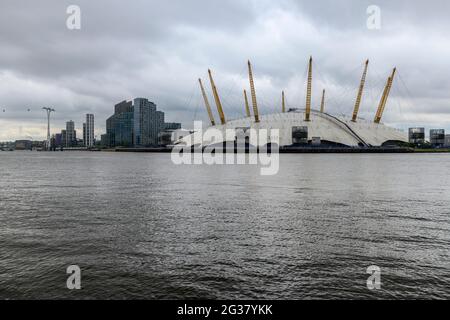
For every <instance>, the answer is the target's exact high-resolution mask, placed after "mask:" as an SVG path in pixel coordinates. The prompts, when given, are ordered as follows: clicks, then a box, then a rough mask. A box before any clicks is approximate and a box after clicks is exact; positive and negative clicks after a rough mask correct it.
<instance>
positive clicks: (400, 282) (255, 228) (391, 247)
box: [0, 152, 450, 299]
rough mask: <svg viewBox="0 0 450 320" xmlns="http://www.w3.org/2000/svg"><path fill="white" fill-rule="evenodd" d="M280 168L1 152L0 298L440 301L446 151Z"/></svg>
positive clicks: (339, 158) (447, 238) (447, 200)
mask: <svg viewBox="0 0 450 320" xmlns="http://www.w3.org/2000/svg"><path fill="white" fill-rule="evenodd" d="M280 167H281V168H280V171H279V173H278V174H277V175H275V176H261V175H260V174H259V172H260V171H259V168H258V167H256V166H206V165H201V166H176V165H174V164H172V162H171V160H170V154H133V153H107V152H98V153H95V152H92V153H91V152H56V153H44V152H41V153H40V152H0V170H1V171H0V299H28V298H31V299H56V298H63V299H100V298H104V299H112V298H114V299H116V298H117V299H181V298H186V299H195V298H212V299H316V298H317V299H323V298H338V299H358V298H374V299H378V298H388V299H394V298H395V299H408V298H419V299H430V298H433V299H436V298H437V299H445V298H447V299H448V298H450V256H449V253H450V252H449V249H450V179H449V178H450V155H448V154H310V155H308V154H305V155H281V163H280ZM69 265H78V266H79V267H80V268H81V273H82V276H81V285H82V289H81V290H78V291H77V290H68V289H67V288H66V279H67V277H68V275H67V274H66V268H67V267H68V266H69ZM371 265H376V266H379V267H380V268H381V282H382V283H381V289H380V290H375V291H371V290H369V289H368V288H367V285H366V280H367V278H368V277H369V274H366V269H367V267H369V266H371Z"/></svg>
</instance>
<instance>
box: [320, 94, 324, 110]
mask: <svg viewBox="0 0 450 320" xmlns="http://www.w3.org/2000/svg"><path fill="white" fill-rule="evenodd" d="M324 112H325V89H323V91H322V101H321V102H320V113H324Z"/></svg>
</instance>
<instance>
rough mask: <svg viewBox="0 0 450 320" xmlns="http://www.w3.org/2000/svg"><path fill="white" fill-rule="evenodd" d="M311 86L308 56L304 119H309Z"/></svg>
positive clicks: (310, 68)
mask: <svg viewBox="0 0 450 320" xmlns="http://www.w3.org/2000/svg"><path fill="white" fill-rule="evenodd" d="M311 87H312V57H310V58H309V65H308V86H307V88H306V109H305V121H311V118H310V117H311Z"/></svg>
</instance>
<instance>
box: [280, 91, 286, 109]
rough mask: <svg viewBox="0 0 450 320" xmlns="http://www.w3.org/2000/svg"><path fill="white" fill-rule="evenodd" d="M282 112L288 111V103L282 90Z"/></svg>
mask: <svg viewBox="0 0 450 320" xmlns="http://www.w3.org/2000/svg"><path fill="white" fill-rule="evenodd" d="M281 112H282V113H285V112H286V103H285V101H284V91H281Z"/></svg>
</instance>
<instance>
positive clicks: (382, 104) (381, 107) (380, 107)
mask: <svg viewBox="0 0 450 320" xmlns="http://www.w3.org/2000/svg"><path fill="white" fill-rule="evenodd" d="M396 71H397V68H394V70H392V74H391V76H390V77H389V78H388V80H387V83H386V86H385V88H384V91H383V95H382V96H381V100H380V104H379V105H378V109H377V113H376V114H375V119H374V122H375V123H380V121H381V118H382V117H383V113H384V108H385V107H386V102H387V99H388V98H389V93H390V92H391V88H392V83H393V82H394V76H395V72H396Z"/></svg>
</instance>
